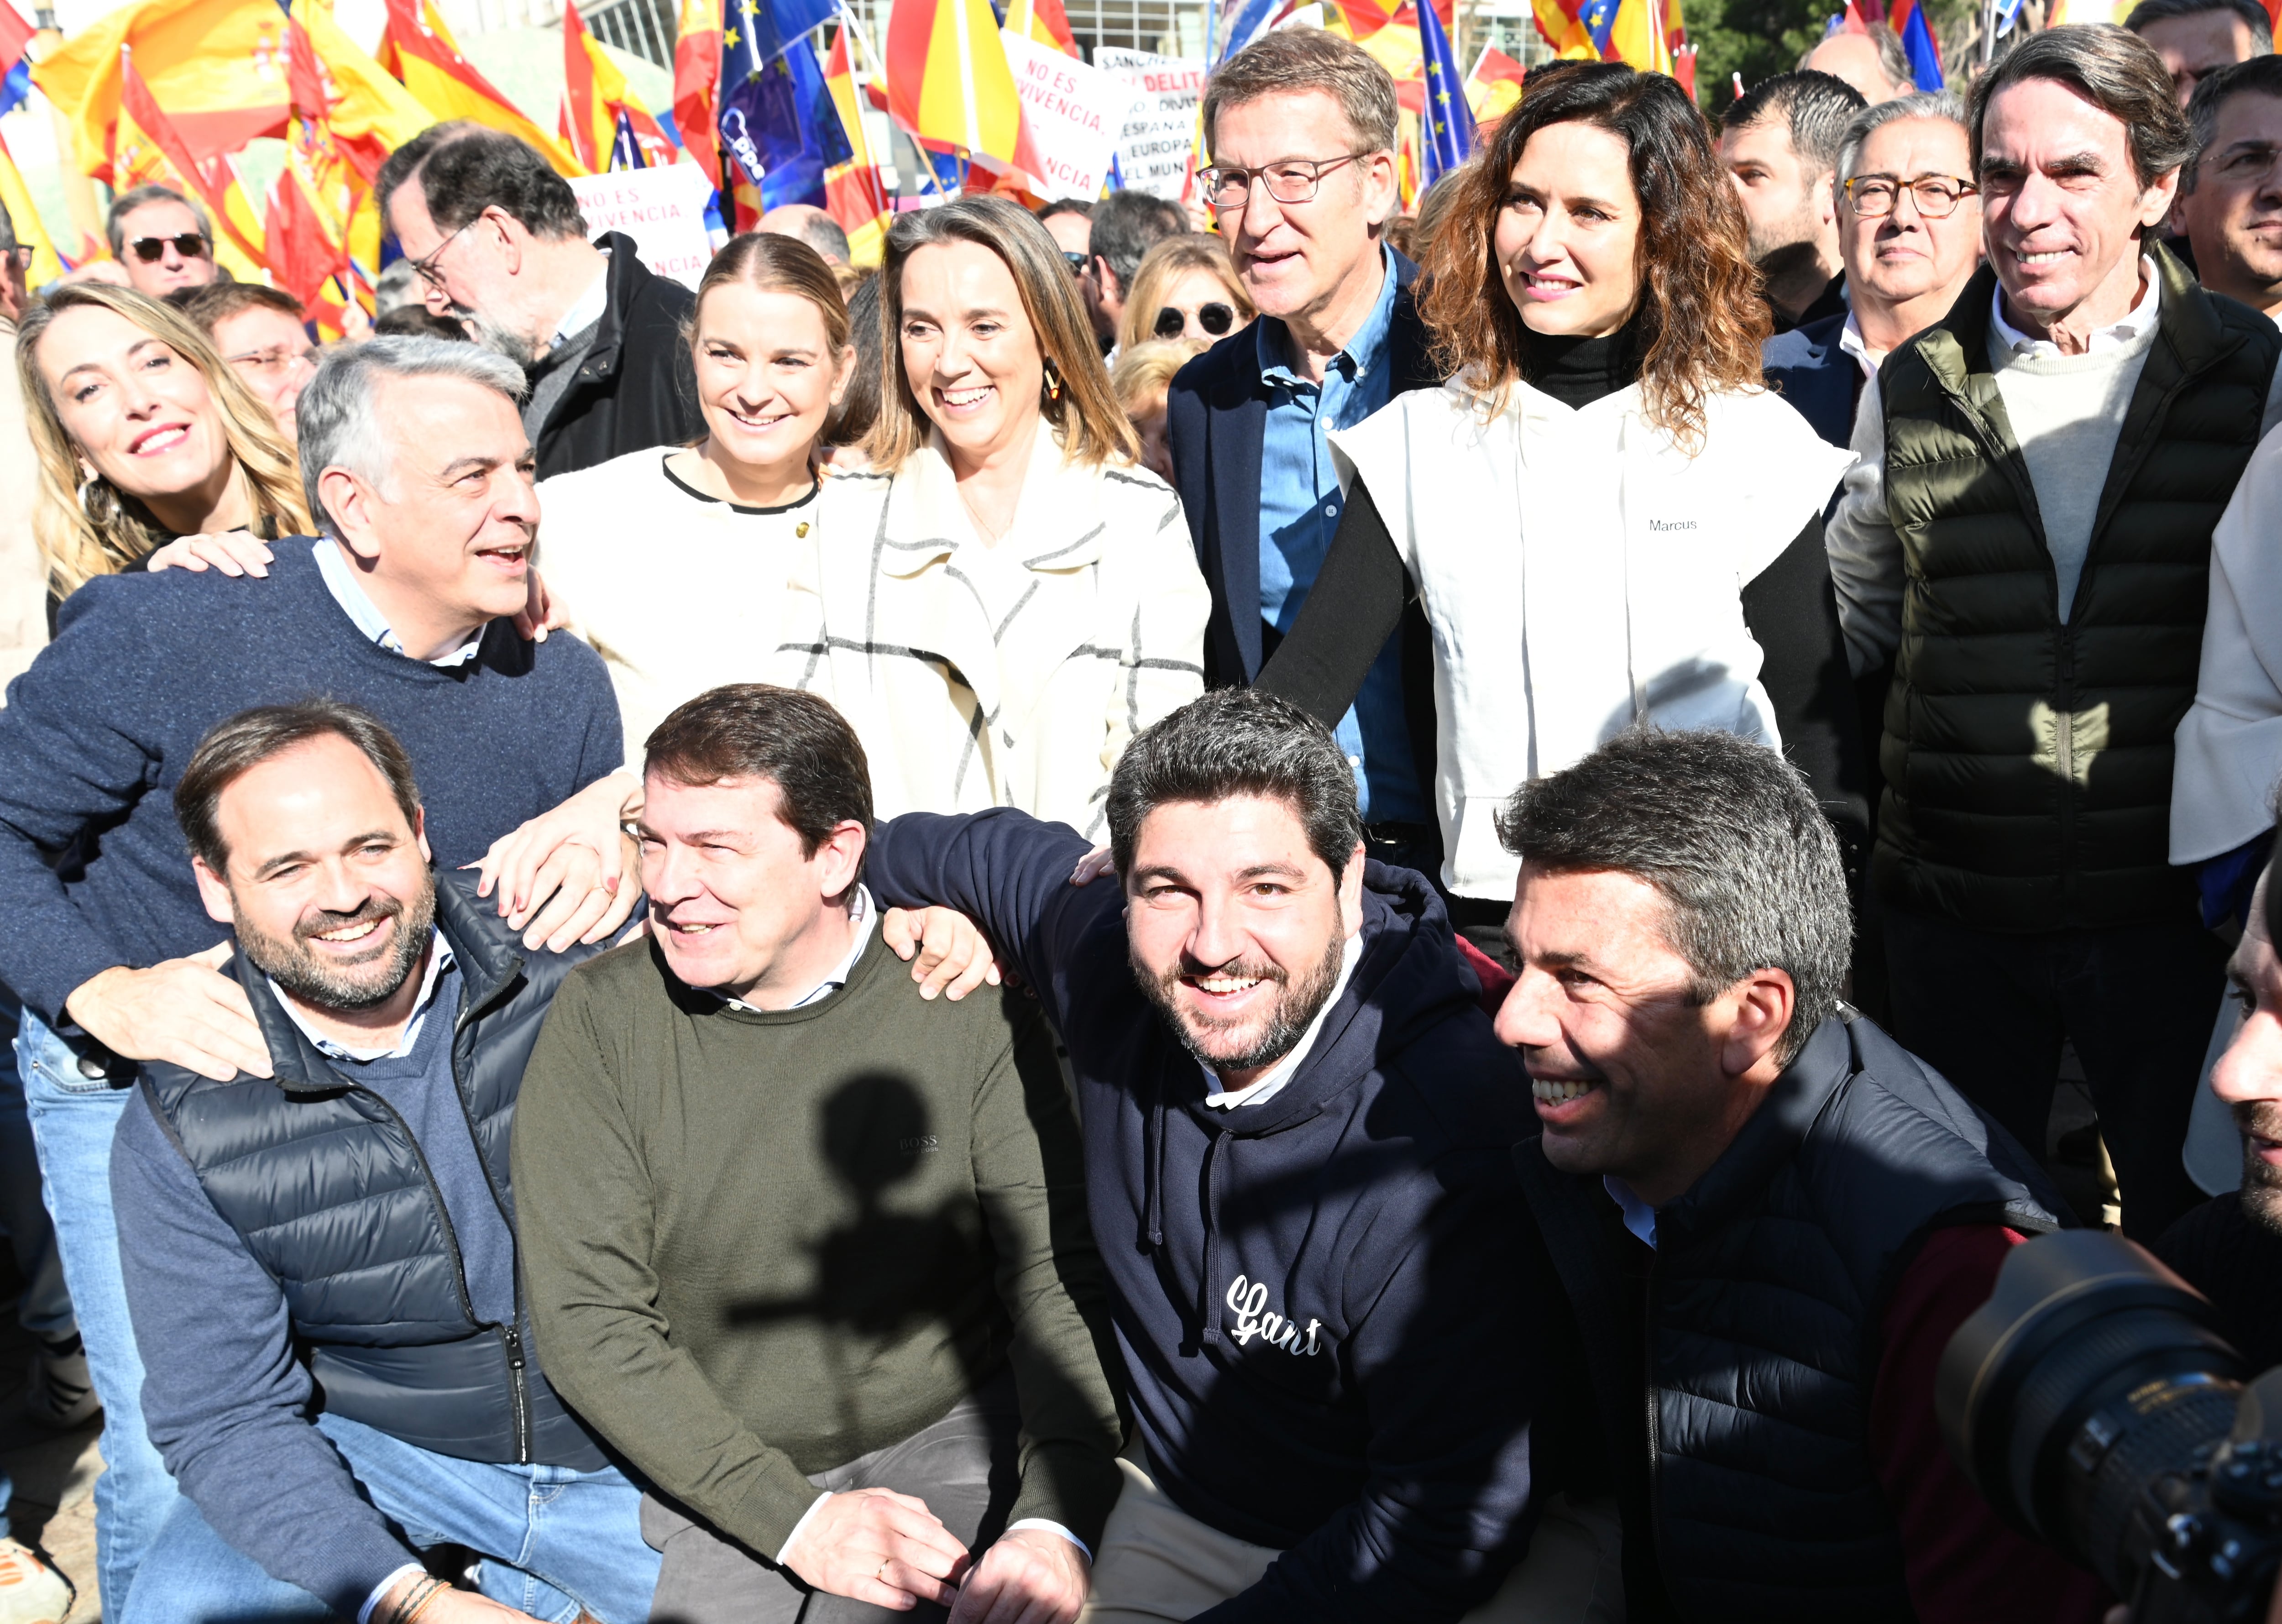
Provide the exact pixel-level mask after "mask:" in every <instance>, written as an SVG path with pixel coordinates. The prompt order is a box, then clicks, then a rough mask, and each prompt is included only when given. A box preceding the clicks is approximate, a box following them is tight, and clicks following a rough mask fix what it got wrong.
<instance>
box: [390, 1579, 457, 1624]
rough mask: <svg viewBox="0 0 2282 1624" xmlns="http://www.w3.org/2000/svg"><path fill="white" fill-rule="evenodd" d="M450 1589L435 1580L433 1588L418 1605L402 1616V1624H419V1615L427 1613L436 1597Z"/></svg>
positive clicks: (442, 1582)
mask: <svg viewBox="0 0 2282 1624" xmlns="http://www.w3.org/2000/svg"><path fill="white" fill-rule="evenodd" d="M451 1588H452V1587H451V1586H450V1585H448V1584H446V1583H445V1582H444V1581H442V1580H440V1579H439V1580H437V1581H435V1588H434V1589H431V1590H430V1591H429V1592H428V1593H427V1594H426V1595H424V1596H423V1597H421V1598H420V1605H418V1606H416V1607H415V1608H413V1610H412V1611H411V1612H407V1613H406V1614H405V1615H404V1618H403V1620H402V1624H419V1619H420V1615H421V1614H422V1613H423V1612H427V1611H428V1608H429V1606H430V1605H431V1603H433V1602H434V1601H435V1599H436V1598H437V1597H439V1596H441V1595H443V1594H444V1593H445V1592H446V1591H447V1590H449V1589H451Z"/></svg>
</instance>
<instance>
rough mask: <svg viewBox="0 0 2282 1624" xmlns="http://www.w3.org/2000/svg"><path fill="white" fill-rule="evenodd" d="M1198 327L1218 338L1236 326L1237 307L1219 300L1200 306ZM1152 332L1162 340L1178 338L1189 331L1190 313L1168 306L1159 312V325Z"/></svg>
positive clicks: (1198, 309)
mask: <svg viewBox="0 0 2282 1624" xmlns="http://www.w3.org/2000/svg"><path fill="white" fill-rule="evenodd" d="M1197 325H1198V326H1199V327H1201V328H1203V329H1204V330H1205V331H1206V332H1207V333H1209V334H1211V335H1212V336H1213V337H1214V338H1219V337H1221V336H1222V334H1223V333H1225V332H1227V331H1228V330H1229V329H1230V328H1231V327H1233V326H1235V325H1236V310H1235V307H1233V306H1230V305H1223V304H1222V303H1220V302H1219V301H1218V300H1217V299H1215V301H1214V302H1213V303H1211V304H1209V305H1199V306H1198V307H1197ZM1188 330H1189V317H1188V313H1187V312H1186V311H1184V310H1180V309H1176V307H1173V306H1171V305H1167V306H1166V307H1164V308H1163V309H1162V310H1160V311H1159V312H1157V325H1156V326H1155V327H1154V328H1153V331H1154V332H1155V333H1156V335H1157V337H1159V338H1179V337H1180V336H1181V335H1182V334H1183V333H1184V332H1186V331H1188Z"/></svg>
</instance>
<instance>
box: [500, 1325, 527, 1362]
mask: <svg viewBox="0 0 2282 1624" xmlns="http://www.w3.org/2000/svg"><path fill="white" fill-rule="evenodd" d="M500 1336H501V1340H504V1341H505V1342H506V1343H507V1362H508V1364H510V1365H512V1366H513V1367H514V1368H515V1369H516V1370H518V1371H519V1370H521V1369H522V1368H523V1336H522V1333H520V1332H518V1331H516V1328H515V1327H514V1326H513V1325H502V1326H501V1327H500Z"/></svg>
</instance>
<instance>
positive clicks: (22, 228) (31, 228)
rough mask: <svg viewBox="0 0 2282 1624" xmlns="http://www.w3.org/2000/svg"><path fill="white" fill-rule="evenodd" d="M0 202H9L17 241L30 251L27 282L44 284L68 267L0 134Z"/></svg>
mask: <svg viewBox="0 0 2282 1624" xmlns="http://www.w3.org/2000/svg"><path fill="white" fill-rule="evenodd" d="M0 203H4V204H6V205H7V206H8V218H9V219H11V220H12V221H15V222H16V241H17V242H18V243H19V244H20V245H23V246H24V247H27V248H29V249H30V250H31V251H32V268H31V270H30V271H29V272H27V274H26V276H25V281H26V282H27V284H29V285H30V286H32V287H35V288H42V287H45V286H46V285H47V284H49V283H50V282H53V281H54V280H55V279H56V278H57V277H58V276H62V275H63V274H64V272H65V271H66V270H67V269H69V267H67V266H66V265H65V263H64V262H63V256H62V255H60V254H58V253H57V252H56V245H55V239H54V238H53V237H50V236H49V235H48V229H47V227H46V226H45V225H44V224H43V223H42V222H41V220H40V211H39V210H38V209H37V208H35V207H34V206H33V205H32V193H31V189H30V188H28V187H27V186H26V185H25V184H24V177H23V175H21V174H19V173H18V171H17V168H16V159H15V158H14V156H13V155H12V154H11V153H10V152H9V151H8V143H7V141H6V140H5V139H4V138H0Z"/></svg>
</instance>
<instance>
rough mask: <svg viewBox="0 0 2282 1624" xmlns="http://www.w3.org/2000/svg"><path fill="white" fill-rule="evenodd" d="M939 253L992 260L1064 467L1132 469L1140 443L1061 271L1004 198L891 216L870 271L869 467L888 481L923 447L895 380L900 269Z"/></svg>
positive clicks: (1065, 268) (1033, 225) (1049, 248)
mask: <svg viewBox="0 0 2282 1624" xmlns="http://www.w3.org/2000/svg"><path fill="white" fill-rule="evenodd" d="M940 243H973V244H974V245H975V246H977V247H979V248H987V249H989V250H990V252H991V253H994V254H997V256H998V259H999V261H1000V263H1002V264H1004V265H1005V267H1006V269H1007V270H1008V272H1009V273H1011V274H1012V275H1013V278H1014V287H1015V290H1016V291H1018V292H1019V293H1021V296H1022V311H1023V314H1024V315H1027V316H1028V317H1029V319H1030V330H1031V332H1032V333H1033V334H1034V335H1035V336H1036V338H1037V342H1038V351H1039V354H1041V355H1043V356H1044V358H1045V363H1046V376H1047V377H1048V378H1049V380H1051V381H1052V383H1058V384H1059V385H1060V387H1059V393H1058V395H1055V394H1051V393H1050V394H1049V395H1047V396H1045V397H1044V398H1041V399H1040V400H1039V401H1038V412H1039V415H1040V416H1043V417H1044V418H1045V420H1046V422H1047V423H1049V424H1051V425H1052V428H1053V431H1054V437H1055V439H1058V440H1059V442H1060V443H1061V448H1062V455H1063V456H1064V457H1065V458H1066V459H1067V460H1068V461H1070V462H1077V463H1082V464H1085V465H1088V466H1093V467H1098V466H1099V465H1100V464H1101V463H1103V462H1139V461H1140V460H1141V442H1140V440H1139V439H1137V437H1136V436H1135V435H1134V432H1133V425H1132V424H1131V423H1128V422H1126V421H1125V414H1124V413H1123V412H1122V411H1120V410H1119V409H1118V406H1117V397H1116V396H1115V395H1114V394H1113V393H1111V392H1110V388H1109V370H1108V369H1107V368H1106V367H1104V366H1103V365H1102V364H1101V351H1100V349H1099V348H1098V346H1096V345H1095V343H1094V339H1093V323H1092V321H1091V318H1089V317H1088V316H1087V315H1086V313H1085V307H1084V306H1083V304H1081V303H1080V302H1079V300H1078V295H1077V284H1076V281H1075V278H1073V277H1072V276H1070V274H1069V261H1068V260H1065V259H1063V258H1062V251H1061V249H1060V248H1059V246H1058V245H1056V244H1055V242H1054V239H1053V238H1052V237H1049V236H1048V235H1047V234H1046V229H1045V227H1044V226H1042V225H1040V224H1039V223H1038V222H1037V221H1036V219H1034V218H1033V217H1032V216H1031V214H1030V212H1029V210H1028V209H1026V208H1023V207H1022V206H1020V205H1019V204H1015V203H1010V202H1008V201H1007V200H1006V199H1005V198H998V197H990V196H970V197H964V198H957V199H955V200H954V201H952V202H950V203H946V204H943V206H941V207H939V208H929V209H920V210H919V211H918V212H916V213H914V214H904V215H901V216H899V217H898V218H897V221H896V223H895V224H894V225H892V226H890V227H889V228H888V252H887V257H886V259H885V260H884V261H883V262H882V264H881V267H880V354H881V369H882V371H883V373H884V380H883V381H884V386H883V387H882V388H881V391H880V418H879V421H878V422H877V423H874V424H873V427H872V433H871V437H870V438H869V439H866V440H865V444H864V449H865V455H868V456H869V457H870V458H871V460H872V466H873V468H874V469H875V470H878V471H880V472H881V473H888V474H892V473H894V472H895V471H896V470H897V469H899V468H901V467H902V466H903V465H904V462H907V461H908V460H910V458H911V456H912V454H913V453H914V452H916V451H918V450H919V448H920V447H922V446H924V445H926V444H927V439H928V430H929V429H930V428H931V427H933V424H932V423H931V422H930V420H929V419H928V416H927V414H926V413H925V412H923V411H921V410H920V403H919V398H918V396H916V395H915V394H913V393H912V381H911V379H910V378H909V377H906V376H905V375H904V363H903V346H902V343H901V341H900V339H899V338H898V337H897V332H898V330H899V329H900V328H901V327H902V326H903V324H904V265H905V263H906V262H907V261H909V260H910V259H911V257H912V254H914V253H917V252H918V251H919V250H920V249H921V248H926V247H929V246H931V245H935V244H940Z"/></svg>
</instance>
